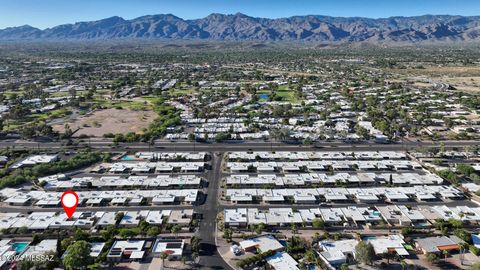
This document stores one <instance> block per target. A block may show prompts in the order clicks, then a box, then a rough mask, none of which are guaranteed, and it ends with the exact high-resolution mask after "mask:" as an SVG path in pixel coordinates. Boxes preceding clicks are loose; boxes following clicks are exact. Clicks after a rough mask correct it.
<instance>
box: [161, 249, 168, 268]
mask: <svg viewBox="0 0 480 270" xmlns="http://www.w3.org/2000/svg"><path fill="white" fill-rule="evenodd" d="M166 258H168V254H167V253H165V252H161V253H160V259H162V269H164V268H165V259H166Z"/></svg>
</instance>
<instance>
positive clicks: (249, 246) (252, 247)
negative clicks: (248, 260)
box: [239, 235, 285, 252]
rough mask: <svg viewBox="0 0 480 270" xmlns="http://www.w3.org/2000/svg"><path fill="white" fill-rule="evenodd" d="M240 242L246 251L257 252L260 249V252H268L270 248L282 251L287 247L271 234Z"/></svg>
mask: <svg viewBox="0 0 480 270" xmlns="http://www.w3.org/2000/svg"><path fill="white" fill-rule="evenodd" d="M239 244H240V247H241V248H242V249H243V250H244V251H245V252H255V251H256V250H257V249H258V250H260V252H266V251H269V250H273V251H281V250H283V249H284V248H285V247H284V246H283V245H282V244H281V243H280V242H279V241H278V240H277V239H275V237H273V236H271V235H265V236H260V237H255V238H251V239H247V240H243V241H241V242H240V243H239Z"/></svg>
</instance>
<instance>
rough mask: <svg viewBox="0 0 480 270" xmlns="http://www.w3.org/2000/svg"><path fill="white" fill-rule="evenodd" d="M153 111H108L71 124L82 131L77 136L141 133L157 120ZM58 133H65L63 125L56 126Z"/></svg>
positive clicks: (97, 112) (73, 128) (102, 111)
mask: <svg viewBox="0 0 480 270" xmlns="http://www.w3.org/2000/svg"><path fill="white" fill-rule="evenodd" d="M155 117H156V114H155V113H154V112H153V111H134V110H128V109H114V108H112V109H106V110H101V111H96V112H93V113H91V114H88V115H85V116H82V117H80V118H78V119H77V120H75V121H73V122H69V123H68V124H69V125H70V128H71V129H72V130H76V129H78V128H79V129H80V130H79V131H77V132H76V133H75V136H79V135H82V134H85V135H89V136H95V137H101V136H103V135H104V134H107V133H113V134H116V133H127V132H136V133H141V132H142V130H143V129H144V128H146V127H148V124H149V123H150V122H151V121H153V119H155ZM53 128H54V129H55V130H56V131H59V132H63V131H64V126H63V125H55V126H53Z"/></svg>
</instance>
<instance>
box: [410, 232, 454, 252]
mask: <svg viewBox="0 0 480 270" xmlns="http://www.w3.org/2000/svg"><path fill="white" fill-rule="evenodd" d="M460 242H462V240H460V239H459V238H458V237H456V236H451V237H446V236H436V237H427V238H420V239H417V240H416V246H417V247H418V248H420V249H421V250H422V252H423V253H424V254H426V253H439V252H442V251H444V250H447V251H451V250H459V249H460V245H459V243H460Z"/></svg>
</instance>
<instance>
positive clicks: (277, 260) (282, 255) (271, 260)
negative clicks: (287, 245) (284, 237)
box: [266, 252, 299, 270]
mask: <svg viewBox="0 0 480 270" xmlns="http://www.w3.org/2000/svg"><path fill="white" fill-rule="evenodd" d="M266 261H267V264H268V265H269V266H270V267H271V268H272V269H274V270H299V268H298V267H297V265H298V262H297V261H295V259H294V258H292V256H290V254H288V253H286V252H277V253H276V254H275V255H273V256H271V257H268V258H267V259H266Z"/></svg>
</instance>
